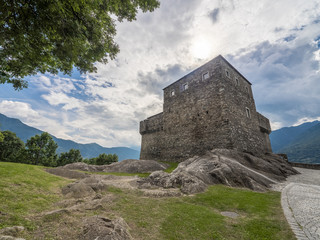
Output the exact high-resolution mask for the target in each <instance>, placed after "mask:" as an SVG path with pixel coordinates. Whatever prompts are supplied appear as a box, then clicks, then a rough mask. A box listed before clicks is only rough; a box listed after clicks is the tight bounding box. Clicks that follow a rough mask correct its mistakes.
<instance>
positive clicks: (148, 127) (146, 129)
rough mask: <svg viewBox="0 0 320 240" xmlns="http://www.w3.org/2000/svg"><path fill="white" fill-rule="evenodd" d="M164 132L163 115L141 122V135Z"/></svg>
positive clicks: (159, 114)
mask: <svg viewBox="0 0 320 240" xmlns="http://www.w3.org/2000/svg"><path fill="white" fill-rule="evenodd" d="M162 130H163V113H158V114H156V115H153V116H151V117H148V118H147V119H146V120H144V121H141V122H140V130H139V132H140V134H146V133H153V132H158V131H162Z"/></svg>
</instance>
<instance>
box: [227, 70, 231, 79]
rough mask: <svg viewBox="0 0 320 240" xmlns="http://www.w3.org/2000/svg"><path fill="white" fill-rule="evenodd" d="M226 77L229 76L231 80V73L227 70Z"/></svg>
mask: <svg viewBox="0 0 320 240" xmlns="http://www.w3.org/2000/svg"><path fill="white" fill-rule="evenodd" d="M226 76H227V77H228V78H230V73H229V71H228V70H226Z"/></svg>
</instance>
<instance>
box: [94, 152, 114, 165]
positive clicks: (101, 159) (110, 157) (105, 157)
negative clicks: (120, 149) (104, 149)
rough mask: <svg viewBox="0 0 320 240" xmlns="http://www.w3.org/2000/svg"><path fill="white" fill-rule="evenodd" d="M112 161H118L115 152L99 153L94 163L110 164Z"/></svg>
mask: <svg viewBox="0 0 320 240" xmlns="http://www.w3.org/2000/svg"><path fill="white" fill-rule="evenodd" d="M114 162H118V156H117V154H105V153H102V154H100V155H99V156H98V157H97V158H96V161H95V163H96V164H97V165H105V164H111V163H114Z"/></svg>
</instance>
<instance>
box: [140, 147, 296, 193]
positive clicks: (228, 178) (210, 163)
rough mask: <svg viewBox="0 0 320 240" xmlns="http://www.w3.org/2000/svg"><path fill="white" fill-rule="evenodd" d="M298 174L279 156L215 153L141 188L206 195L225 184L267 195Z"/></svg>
mask: <svg viewBox="0 0 320 240" xmlns="http://www.w3.org/2000/svg"><path fill="white" fill-rule="evenodd" d="M296 173H298V172H297V171H296V170H295V169H293V168H292V167H291V166H290V164H289V163H288V162H286V161H285V160H284V159H283V158H281V157H280V156H278V155H275V154H267V155H264V156H262V157H257V156H253V155H251V154H249V153H242V152H238V151H235V150H228V149H215V150H213V151H211V152H208V153H207V154H206V155H204V156H201V157H198V156H195V157H192V158H190V159H188V160H186V161H184V162H181V163H180V164H179V165H178V167H177V168H176V169H175V170H174V171H173V172H172V173H171V174H167V173H164V172H155V173H152V174H151V175H150V176H149V177H148V178H145V179H142V180H140V181H139V184H140V188H150V187H152V186H158V187H163V188H174V187H179V188H180V190H181V191H182V192H183V193H187V194H192V193H196V192H202V191H204V190H205V189H206V186H207V185H213V184H224V185H228V186H232V187H245V188H249V189H252V190H255V191H264V190H266V189H268V188H269V187H271V185H272V184H275V183H277V182H278V181H282V180H285V178H286V177H287V176H289V175H292V174H296Z"/></svg>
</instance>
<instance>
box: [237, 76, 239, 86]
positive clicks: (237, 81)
mask: <svg viewBox="0 0 320 240" xmlns="http://www.w3.org/2000/svg"><path fill="white" fill-rule="evenodd" d="M236 86H239V79H238V78H236Z"/></svg>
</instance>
